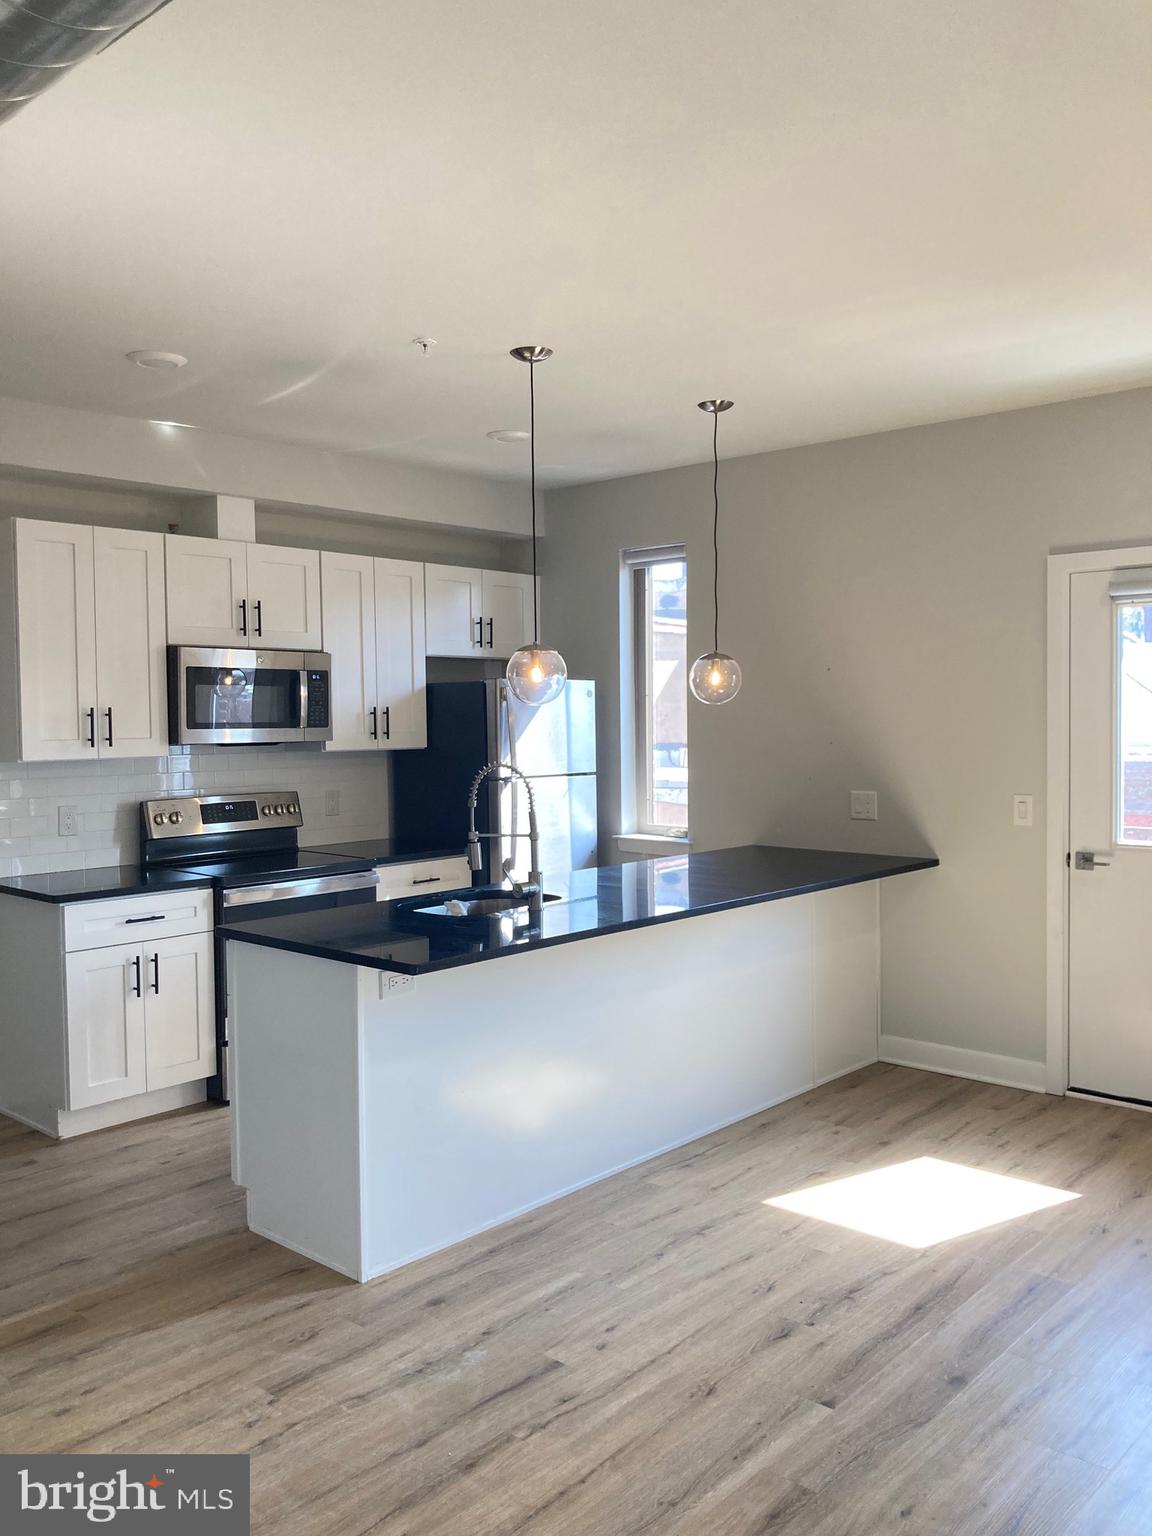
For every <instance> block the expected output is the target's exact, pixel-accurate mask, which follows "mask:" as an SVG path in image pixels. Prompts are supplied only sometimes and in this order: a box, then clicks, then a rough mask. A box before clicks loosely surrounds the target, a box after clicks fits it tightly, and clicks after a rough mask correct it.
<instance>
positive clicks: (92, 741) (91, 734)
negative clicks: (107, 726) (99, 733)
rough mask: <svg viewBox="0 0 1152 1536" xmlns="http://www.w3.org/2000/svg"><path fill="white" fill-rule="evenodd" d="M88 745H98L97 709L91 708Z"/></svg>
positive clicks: (89, 712)
mask: <svg viewBox="0 0 1152 1536" xmlns="http://www.w3.org/2000/svg"><path fill="white" fill-rule="evenodd" d="M88 745H89V746H90V747H95V745H96V711H95V709H90V710H89V711H88Z"/></svg>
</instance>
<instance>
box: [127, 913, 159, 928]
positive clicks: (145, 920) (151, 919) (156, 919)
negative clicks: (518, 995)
mask: <svg viewBox="0 0 1152 1536" xmlns="http://www.w3.org/2000/svg"><path fill="white" fill-rule="evenodd" d="M163 921H164V913H163V912H158V913H157V914H156V916H155V917H126V918H125V919H124V926H125V928H127V926H128V924H129V923H162V922H163Z"/></svg>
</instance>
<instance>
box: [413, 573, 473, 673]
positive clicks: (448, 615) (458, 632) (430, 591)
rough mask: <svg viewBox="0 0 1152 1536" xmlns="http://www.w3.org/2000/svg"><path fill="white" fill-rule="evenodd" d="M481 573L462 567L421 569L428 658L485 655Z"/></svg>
mask: <svg viewBox="0 0 1152 1536" xmlns="http://www.w3.org/2000/svg"><path fill="white" fill-rule="evenodd" d="M483 578H484V573H483V571H481V570H479V569H474V568H473V567H471V566H465V565H426V566H425V567H424V583H425V611H426V614H427V635H426V638H425V643H426V645H427V648H428V652H427V653H428V655H429V656H480V655H482V654H483V653H484V628H483V626H484V619H483V612H484V609H483V598H482V585H483Z"/></svg>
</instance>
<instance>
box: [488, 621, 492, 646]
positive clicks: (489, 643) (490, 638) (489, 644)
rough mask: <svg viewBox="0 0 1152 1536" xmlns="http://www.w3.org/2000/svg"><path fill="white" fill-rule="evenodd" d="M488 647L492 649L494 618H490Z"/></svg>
mask: <svg viewBox="0 0 1152 1536" xmlns="http://www.w3.org/2000/svg"><path fill="white" fill-rule="evenodd" d="M488 649H489V650H491V649H492V620H491V619H489V620H488Z"/></svg>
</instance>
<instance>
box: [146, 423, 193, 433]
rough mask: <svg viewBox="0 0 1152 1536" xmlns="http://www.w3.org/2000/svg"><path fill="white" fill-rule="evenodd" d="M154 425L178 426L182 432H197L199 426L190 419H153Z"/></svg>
mask: <svg viewBox="0 0 1152 1536" xmlns="http://www.w3.org/2000/svg"><path fill="white" fill-rule="evenodd" d="M152 425H153V426H154V427H179V428H180V429H181V431H184V432H199V430H200V428H199V427H197V426H196V425H195V424H194V423H193V422H191V421H153V423H152Z"/></svg>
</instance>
